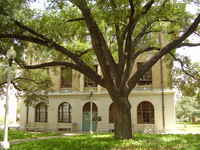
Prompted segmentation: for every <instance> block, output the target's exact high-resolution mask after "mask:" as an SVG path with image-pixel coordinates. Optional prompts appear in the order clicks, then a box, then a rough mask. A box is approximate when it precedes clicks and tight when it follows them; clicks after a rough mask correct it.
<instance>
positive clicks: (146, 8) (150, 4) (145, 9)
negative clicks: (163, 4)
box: [141, 0, 155, 15]
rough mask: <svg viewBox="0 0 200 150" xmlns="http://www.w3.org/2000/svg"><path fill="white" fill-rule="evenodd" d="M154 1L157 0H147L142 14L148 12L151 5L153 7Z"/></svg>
mask: <svg viewBox="0 0 200 150" xmlns="http://www.w3.org/2000/svg"><path fill="white" fill-rule="evenodd" d="M154 2H155V0H150V1H149V2H147V3H146V4H145V6H144V7H143V9H142V12H141V14H142V15H145V14H147V13H148V11H149V10H150V9H151V7H152V5H153V3H154Z"/></svg>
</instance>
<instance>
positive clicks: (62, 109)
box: [58, 102, 72, 123]
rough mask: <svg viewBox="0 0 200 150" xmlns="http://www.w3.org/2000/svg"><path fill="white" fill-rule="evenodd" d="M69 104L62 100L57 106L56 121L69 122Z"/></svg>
mask: <svg viewBox="0 0 200 150" xmlns="http://www.w3.org/2000/svg"><path fill="white" fill-rule="evenodd" d="M71 109H72V107H71V105H70V104H69V103H67V102H64V103H62V104H60V105H59V106H58V122H66V123H71Z"/></svg>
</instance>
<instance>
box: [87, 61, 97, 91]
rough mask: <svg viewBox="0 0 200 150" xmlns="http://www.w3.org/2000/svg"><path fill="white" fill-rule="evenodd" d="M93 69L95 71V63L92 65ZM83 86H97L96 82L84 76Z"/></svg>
mask: <svg viewBox="0 0 200 150" xmlns="http://www.w3.org/2000/svg"><path fill="white" fill-rule="evenodd" d="M93 68H94V71H95V72H97V65H95V66H94V67H93ZM84 86H85V87H97V84H96V83H95V82H94V81H93V80H91V79H90V78H88V77H86V76H85V77H84Z"/></svg>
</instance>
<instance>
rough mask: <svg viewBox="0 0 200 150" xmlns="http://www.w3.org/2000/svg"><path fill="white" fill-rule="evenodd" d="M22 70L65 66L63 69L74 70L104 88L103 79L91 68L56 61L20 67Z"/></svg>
mask: <svg viewBox="0 0 200 150" xmlns="http://www.w3.org/2000/svg"><path fill="white" fill-rule="evenodd" d="M22 66H23V68H24V69H41V68H45V67H53V66H65V67H70V68H72V69H74V70H77V71H79V72H81V73H83V74H84V75H86V76H87V77H89V78H90V79H92V80H93V81H95V82H96V83H97V84H99V85H101V86H103V87H104V82H103V79H102V78H101V76H100V75H98V74H97V73H96V72H95V71H93V70H92V69H91V68H89V67H88V68H85V67H81V66H79V65H76V64H73V63H69V62H61V61H59V62H57V61H52V62H47V63H42V64H36V65H22Z"/></svg>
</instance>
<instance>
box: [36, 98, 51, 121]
mask: <svg viewBox="0 0 200 150" xmlns="http://www.w3.org/2000/svg"><path fill="white" fill-rule="evenodd" d="M47 114H48V112H47V104H45V103H43V102H42V103H39V104H37V105H36V107H35V122H47Z"/></svg>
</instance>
